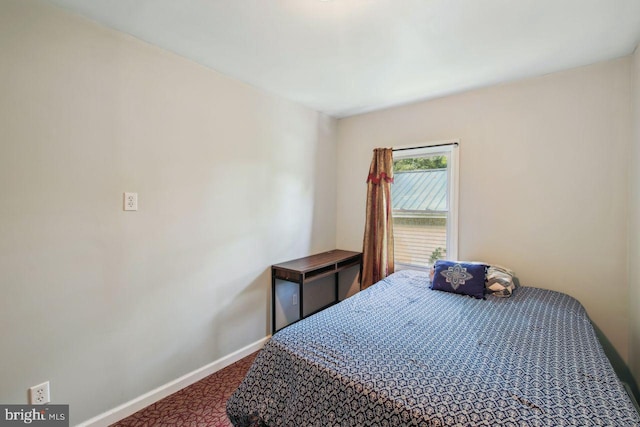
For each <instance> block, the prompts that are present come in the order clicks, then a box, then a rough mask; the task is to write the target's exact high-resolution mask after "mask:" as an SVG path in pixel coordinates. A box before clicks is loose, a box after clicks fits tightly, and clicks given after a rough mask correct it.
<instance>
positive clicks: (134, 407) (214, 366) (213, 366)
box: [78, 336, 270, 427]
mask: <svg viewBox="0 0 640 427" xmlns="http://www.w3.org/2000/svg"><path fill="white" fill-rule="evenodd" d="M269 338H270V336H267V337H264V338H262V339H261V340H258V341H256V342H254V343H252V344H249V345H248V346H246V347H244V348H241V349H240V350H237V351H234V352H233V353H231V354H229V355H227V356H224V357H221V358H220V359H218V360H216V361H214V362H211V363H209V364H208V365H205V366H203V367H201V368H198V369H196V370H195V371H192V372H189V373H188V374H186V375H183V376H181V377H180V378H178V379H175V380H173V381H170V382H168V383H166V384H164V385H162V386H160V387H158V388H156V389H154V390H151V391H150V392H148V393H145V394H143V395H142V396H139V397H136V398H135V399H132V400H130V401H128V402H126V403H123V404H122V405H120V406H118V407H115V408H113V409H111V410H109V411H107V412H104V413H102V414H100V415H98V416H95V417H93V418H91V419H90V420H87V421H85V422H83V423H80V424H78V426H79V427H106V426H109V425H111V424H113V423H115V422H117V421H120V420H122V419H123V418H126V417H128V416H129V415H131V414H134V413H136V412H138V411H139V410H140V409H143V408H146V407H147V406H149V405H151V404H152V403H155V402H157V401H159V400H161V399H164V398H165V397H167V396H169V395H171V394H173V393H175V392H176V391H178V390H181V389H183V388H185V387H187V386H189V385H191V384H193V383H196V382H198V381H200V380H201V379H203V378H204V377H207V376H209V375H211V374H213V373H214V372H217V371H219V370H220V369H222V368H225V367H227V366H229V365H231V364H232V363H234V362H237V361H238V360H240V359H242V358H243V357H246V356H248V355H250V354H251V353H253V352H255V351H258V350H260V349H261V348H262V347H263V346H264V345H265V343H266V342H267V340H268V339H269Z"/></svg>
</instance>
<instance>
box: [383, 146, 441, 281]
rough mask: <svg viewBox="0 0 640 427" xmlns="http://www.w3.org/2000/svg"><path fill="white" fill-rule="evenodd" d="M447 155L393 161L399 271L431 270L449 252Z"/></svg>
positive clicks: (395, 229)
mask: <svg viewBox="0 0 640 427" xmlns="http://www.w3.org/2000/svg"><path fill="white" fill-rule="evenodd" d="M447 162H448V157H447V155H446V153H438V154H437V155H425V156H415V157H407V156H404V157H403V158H402V159H397V160H395V161H394V184H393V185H392V186H391V188H392V203H393V233H394V245H395V247H394V252H395V265H396V270H402V269H405V268H413V269H416V268H417V269H428V268H429V267H430V266H431V265H432V264H433V263H434V262H435V261H436V260H438V259H441V258H445V257H446V253H447V218H448V215H449V203H448V200H449V198H448V194H447V189H448V173H447Z"/></svg>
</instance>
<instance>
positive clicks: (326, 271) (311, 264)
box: [271, 249, 362, 334]
mask: <svg viewBox="0 0 640 427" xmlns="http://www.w3.org/2000/svg"><path fill="white" fill-rule="evenodd" d="M361 263H362V253H361V252H352V251H343V250H341V249H335V250H332V251H329V252H323V253H321V254H316V255H311V256H308V257H305V258H299V259H295V260H292V261H287V262H283V263H281V264H275V265H272V266H271V333H272V334H275V333H276V332H277V331H278V330H277V329H276V279H280V280H286V281H288V282H293V283H297V284H298V292H299V295H300V301H299V306H300V316H299V317H298V320H296V322H297V321H300V320H302V319H304V318H305V317H308V316H311V315H312V314H315V313H317V312H319V311H321V310H324V309H325V308H327V307H330V306H332V305H333V304H336V303H337V302H339V297H338V286H339V276H338V273H339V272H340V271H341V270H344V269H346V268H349V267H353V266H355V265H360V264H361ZM330 275H334V276H335V298H334V300H333V301H332V302H330V303H329V304H327V305H325V306H324V307H321V308H319V309H318V310H315V311H314V312H312V313H309V314H308V315H307V316H305V315H304V313H303V306H304V297H303V296H304V285H305V284H306V283H309V282H313V281H314V280H318V279H321V278H323V277H327V276H330ZM293 323H295V322H292V323H290V324H289V325H291V324H293ZM289 325H286V326H289ZM286 326H284V327H286ZM280 329H282V328H280Z"/></svg>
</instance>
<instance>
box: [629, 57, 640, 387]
mask: <svg viewBox="0 0 640 427" xmlns="http://www.w3.org/2000/svg"><path fill="white" fill-rule="evenodd" d="M633 88H634V90H633V145H632V154H631V156H630V159H631V169H630V186H629V189H630V192H631V193H630V197H629V200H630V203H629V289H630V294H629V304H630V306H629V312H630V313H631V327H630V334H629V337H630V338H629V344H630V345H629V347H630V348H629V365H630V368H631V372H632V373H633V376H634V377H635V380H636V383H638V385H639V386H640V45H639V46H638V47H636V51H635V53H634V55H633Z"/></svg>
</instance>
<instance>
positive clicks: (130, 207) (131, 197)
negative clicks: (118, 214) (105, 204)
mask: <svg viewBox="0 0 640 427" xmlns="http://www.w3.org/2000/svg"><path fill="white" fill-rule="evenodd" d="M124 210H125V211H137V210H138V193H124Z"/></svg>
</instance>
